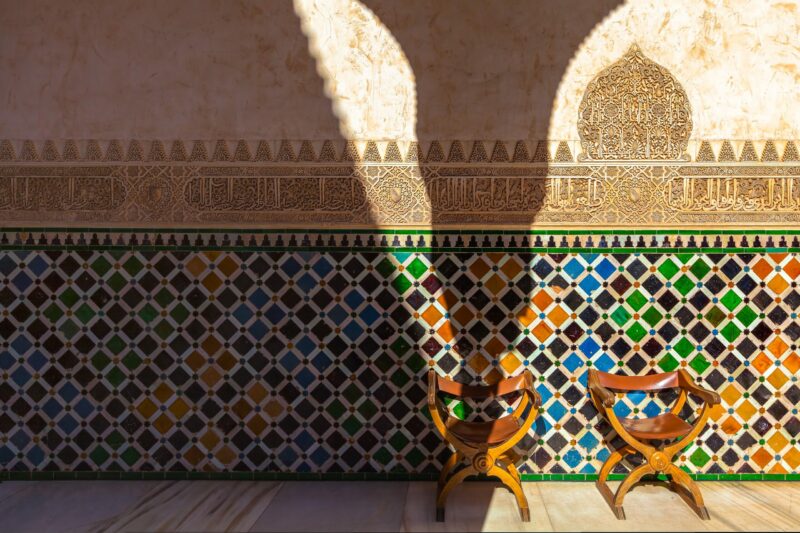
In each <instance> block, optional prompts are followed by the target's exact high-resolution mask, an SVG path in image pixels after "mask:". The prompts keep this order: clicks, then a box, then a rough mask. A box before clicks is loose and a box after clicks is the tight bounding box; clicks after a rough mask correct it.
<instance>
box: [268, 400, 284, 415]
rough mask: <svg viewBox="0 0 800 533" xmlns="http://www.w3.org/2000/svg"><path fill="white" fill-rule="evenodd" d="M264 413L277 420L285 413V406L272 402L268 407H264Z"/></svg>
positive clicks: (275, 401)
mask: <svg viewBox="0 0 800 533" xmlns="http://www.w3.org/2000/svg"><path fill="white" fill-rule="evenodd" d="M264 412H265V413H267V414H268V415H269V416H270V418H277V417H278V416H280V414H281V413H283V406H282V405H281V404H280V402H279V401H277V400H272V401H269V402H267V405H265V406H264Z"/></svg>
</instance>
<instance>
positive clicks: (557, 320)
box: [547, 307, 569, 327]
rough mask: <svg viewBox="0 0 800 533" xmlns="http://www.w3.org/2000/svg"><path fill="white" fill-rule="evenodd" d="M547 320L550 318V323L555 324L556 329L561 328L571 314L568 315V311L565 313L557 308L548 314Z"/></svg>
mask: <svg viewBox="0 0 800 533" xmlns="http://www.w3.org/2000/svg"><path fill="white" fill-rule="evenodd" d="M547 318H549V319H550V322H552V323H553V324H555V325H556V327H559V326H561V324H563V323H564V321H565V320H567V319H568V318H569V313H567V312H566V311H564V310H563V309H562V308H560V307H555V308H553V310H552V311H550V312H549V313H548V314H547Z"/></svg>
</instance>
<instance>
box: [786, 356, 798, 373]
mask: <svg viewBox="0 0 800 533" xmlns="http://www.w3.org/2000/svg"><path fill="white" fill-rule="evenodd" d="M783 366H784V367H786V368H787V369H789V372H791V373H792V374H797V371H798V370H800V355H797V353H795V352H792V353H790V354H789V357H787V358H786V359H785V360H784V361H783Z"/></svg>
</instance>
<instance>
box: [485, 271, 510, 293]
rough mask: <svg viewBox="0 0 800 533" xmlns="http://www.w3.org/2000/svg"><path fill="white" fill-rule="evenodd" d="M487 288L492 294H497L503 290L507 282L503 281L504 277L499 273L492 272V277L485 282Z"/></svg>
mask: <svg viewBox="0 0 800 533" xmlns="http://www.w3.org/2000/svg"><path fill="white" fill-rule="evenodd" d="M483 286H484V287H486V289H487V290H489V291H490V292H491V293H492V294H497V293H498V292H500V291H502V290H503V289H504V288H505V286H506V282H505V281H503V278H501V277H500V276H498V275H497V274H492V277H490V278H489V279H487V280H486V283H484V284H483Z"/></svg>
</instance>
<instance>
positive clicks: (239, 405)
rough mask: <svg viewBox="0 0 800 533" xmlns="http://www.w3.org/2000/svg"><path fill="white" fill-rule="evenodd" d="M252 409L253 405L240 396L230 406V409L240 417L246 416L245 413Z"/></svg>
mask: <svg viewBox="0 0 800 533" xmlns="http://www.w3.org/2000/svg"><path fill="white" fill-rule="evenodd" d="M252 410H253V406H251V405H250V404H249V403H248V402H247V400H245V399H244V398H240V399H239V401H237V402H236V403H234V404H233V405H232V406H231V411H233V412H234V413H235V414H236V416H238V417H239V418H242V419H243V418H247V415H248V414H250V411H252Z"/></svg>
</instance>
